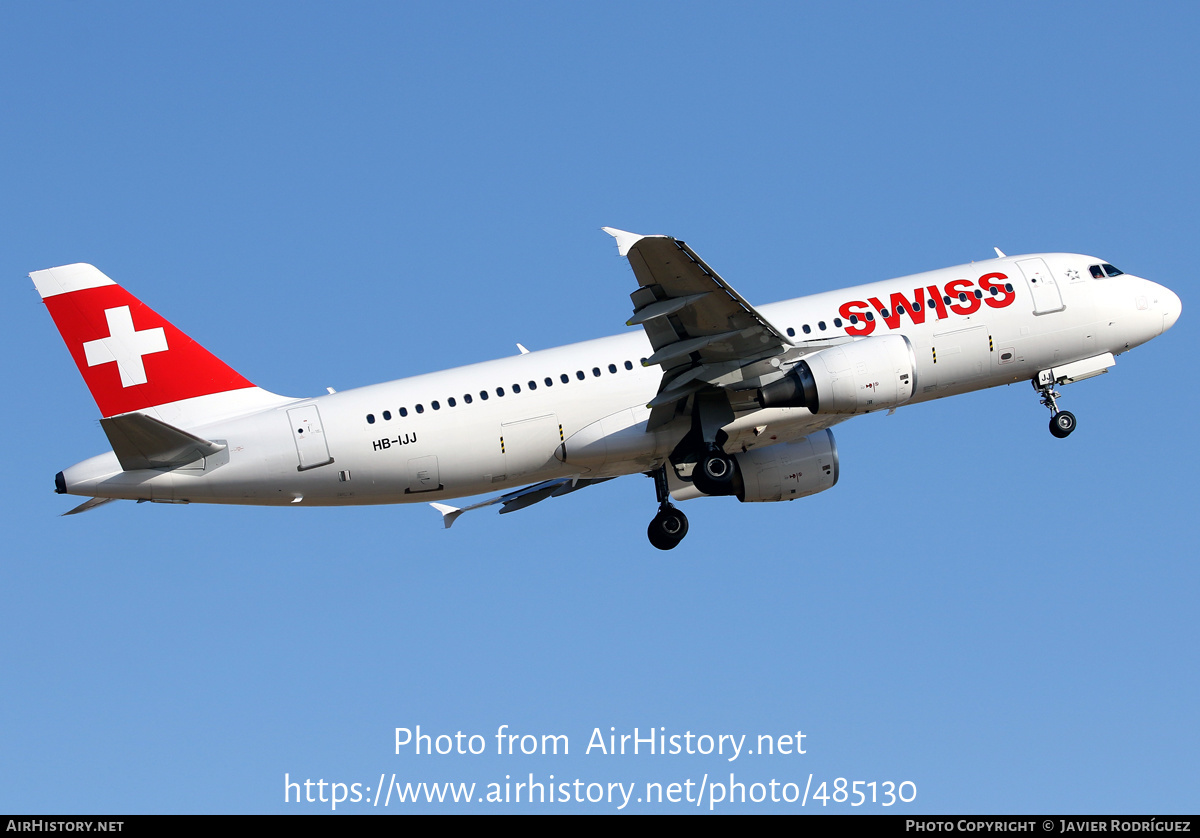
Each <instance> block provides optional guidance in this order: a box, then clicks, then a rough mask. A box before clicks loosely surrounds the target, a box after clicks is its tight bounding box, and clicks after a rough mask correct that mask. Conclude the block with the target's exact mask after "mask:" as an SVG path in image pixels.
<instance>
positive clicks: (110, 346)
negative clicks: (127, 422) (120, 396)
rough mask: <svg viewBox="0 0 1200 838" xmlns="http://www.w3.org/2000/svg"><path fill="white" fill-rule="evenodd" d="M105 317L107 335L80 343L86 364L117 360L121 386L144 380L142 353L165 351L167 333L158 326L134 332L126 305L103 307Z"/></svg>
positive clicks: (142, 382)
mask: <svg viewBox="0 0 1200 838" xmlns="http://www.w3.org/2000/svg"><path fill="white" fill-rule="evenodd" d="M104 317H105V319H107V320H108V337H106V338H100V339H99V340H89V341H88V342H87V343H85V344H84V345H83V354H84V356H85V357H86V358H87V365H88V366H89V367H94V366H97V365H98V364H107V363H110V362H112V361H116V363H117V369H119V370H120V371H121V386H122V387H132V386H133V385H135V384H145V383H146V365H145V364H143V363H142V356H143V355H151V354H153V353H155V352H166V351H167V334H166V332H165V331H164V330H163V329H162V328H161V327H160V328H157V329H145V330H143V331H140V332H139V331H136V330H135V329H134V328H133V315H132V314H130V313H129V306H120V307H118V308H110V309H105V311H104Z"/></svg>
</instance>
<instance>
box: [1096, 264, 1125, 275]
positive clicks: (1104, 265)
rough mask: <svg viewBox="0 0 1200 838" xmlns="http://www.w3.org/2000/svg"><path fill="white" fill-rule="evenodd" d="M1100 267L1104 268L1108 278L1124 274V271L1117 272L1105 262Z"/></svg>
mask: <svg viewBox="0 0 1200 838" xmlns="http://www.w3.org/2000/svg"><path fill="white" fill-rule="evenodd" d="M1100 267H1102V268H1104V272H1105V273H1106V274H1108V275H1109V276H1120V275H1121V274H1123V273H1125V272H1124V271H1119V270H1117V269H1116V268H1114V267H1113V266H1112V265H1110V264H1108V263H1107V262H1105V263H1104V264H1103V265H1101V266H1100Z"/></svg>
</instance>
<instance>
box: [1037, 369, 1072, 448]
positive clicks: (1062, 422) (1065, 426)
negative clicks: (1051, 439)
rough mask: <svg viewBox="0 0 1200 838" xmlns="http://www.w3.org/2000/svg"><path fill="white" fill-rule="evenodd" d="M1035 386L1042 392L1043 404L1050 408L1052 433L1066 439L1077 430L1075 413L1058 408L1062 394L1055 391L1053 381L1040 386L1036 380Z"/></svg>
mask: <svg viewBox="0 0 1200 838" xmlns="http://www.w3.org/2000/svg"><path fill="white" fill-rule="evenodd" d="M1033 386H1034V387H1037V389H1038V391H1039V392H1040V393H1041V394H1042V404H1043V405H1045V406H1046V407H1048V408H1050V433H1051V434H1052V435H1053V436H1055V437H1057V438H1058V439H1066V438H1067V437H1068V436H1070V435H1071V431H1073V430H1075V424H1076V423H1075V414H1074V413H1071V412H1070V411H1068V410H1059V409H1058V401H1057V399H1058V398H1059V397H1060V396H1061V394H1060V393H1058V392H1056V391H1055V389H1054V386H1053V382H1052V383H1050V384H1042V385H1040V386H1039V385H1038V384H1037V382H1034V385H1033Z"/></svg>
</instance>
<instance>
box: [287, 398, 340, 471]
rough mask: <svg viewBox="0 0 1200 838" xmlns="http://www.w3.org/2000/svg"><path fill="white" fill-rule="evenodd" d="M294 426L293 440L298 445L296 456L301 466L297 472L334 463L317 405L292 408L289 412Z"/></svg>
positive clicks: (297, 467) (289, 418)
mask: <svg viewBox="0 0 1200 838" xmlns="http://www.w3.org/2000/svg"><path fill="white" fill-rule="evenodd" d="M287 414H288V421H289V422H290V423H291V425H292V439H293V440H294V441H295V443H296V456H297V458H298V459H299V461H300V464H299V465H298V466H296V471H306V470H307V469H310V468H317V467H318V466H327V465H329V464H330V463H332V462H333V457H331V456H329V445H328V444H327V443H326V441H325V431H324V429H322V427H321V414H320V412H319V411H318V410H317V406H316V405H315V404H306V405H305V406H304V407H296V408H292V409H291V410H289V411H288V412H287Z"/></svg>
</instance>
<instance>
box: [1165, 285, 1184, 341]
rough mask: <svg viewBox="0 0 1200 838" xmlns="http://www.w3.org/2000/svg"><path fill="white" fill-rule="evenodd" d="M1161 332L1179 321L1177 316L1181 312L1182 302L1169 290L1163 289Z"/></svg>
mask: <svg viewBox="0 0 1200 838" xmlns="http://www.w3.org/2000/svg"><path fill="white" fill-rule="evenodd" d="M1162 301H1163V331H1164V332H1165V331H1166V330H1167V329H1169V328H1171V327H1172V326H1174V325H1175V321H1176V320H1178V319H1179V315H1180V314H1181V313H1182V312H1183V302H1182V301H1181V300H1180V299H1179V295H1178V294H1176V293H1175V292H1174V291H1172V290H1170V289H1169V288H1164V289H1163V295H1162Z"/></svg>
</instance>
